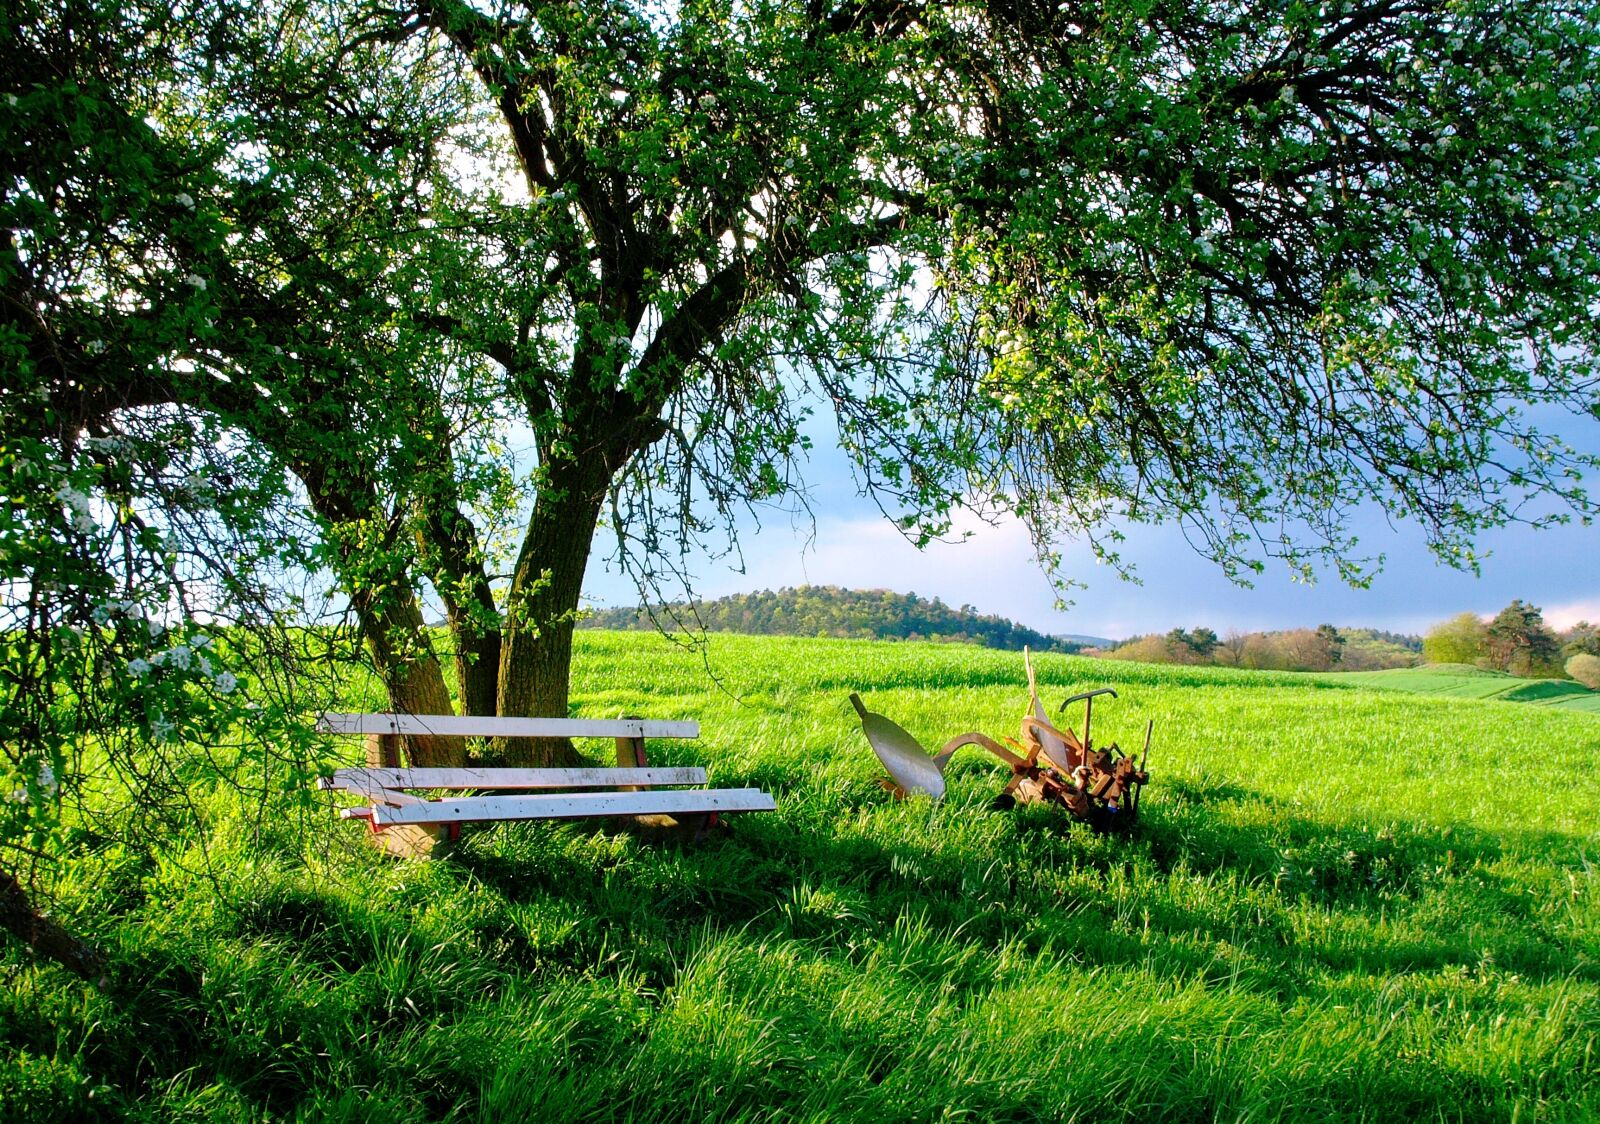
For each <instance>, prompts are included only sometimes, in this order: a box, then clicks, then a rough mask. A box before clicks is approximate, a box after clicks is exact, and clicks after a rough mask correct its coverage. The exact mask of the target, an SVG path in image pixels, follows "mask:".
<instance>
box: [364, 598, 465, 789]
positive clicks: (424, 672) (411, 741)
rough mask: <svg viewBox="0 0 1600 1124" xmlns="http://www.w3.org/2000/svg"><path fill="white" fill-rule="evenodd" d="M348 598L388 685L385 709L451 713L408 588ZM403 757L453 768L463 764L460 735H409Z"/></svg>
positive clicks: (435, 658)
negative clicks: (441, 736) (387, 698)
mask: <svg viewBox="0 0 1600 1124" xmlns="http://www.w3.org/2000/svg"><path fill="white" fill-rule="evenodd" d="M351 600H352V601H353V602H354V604H355V608H356V615H357V617H358V618H359V619H360V621H361V634H362V636H363V637H364V638H365V639H366V642H367V650H368V651H369V652H371V653H372V661H373V663H375V664H376V665H377V667H378V673H379V674H380V675H382V676H383V684H384V686H385V687H386V688H388V691H389V706H390V708H391V709H392V710H394V711H395V712H397V713H399V714H454V713H455V710H454V708H453V707H452V706H451V703H450V692H449V690H448V689H447V688H446V687H445V683H444V669H443V668H442V667H441V666H440V664H439V657H438V656H436V655H435V654H434V652H433V646H432V644H431V643H430V642H429V639H428V633H427V626H426V625H425V624H424V623H423V620H422V609H421V607H420V606H418V604H417V599H416V597H415V596H414V595H413V594H412V592H411V589H410V587H409V586H406V585H402V584H398V583H397V584H395V585H392V586H390V587H389V588H388V589H386V590H384V591H383V592H382V593H380V594H376V595H375V594H373V593H371V592H370V591H367V590H361V591H358V592H357V593H356V594H355V595H354V596H353V597H352V599H351ZM406 758H407V760H408V761H409V762H410V764H411V765H413V766H417V767H422V768H426V767H430V766H438V767H444V768H459V767H460V766H462V765H465V764H466V763H467V746H466V742H465V741H464V740H462V739H461V738H429V737H417V736H414V735H413V736H408V737H407V738H406Z"/></svg>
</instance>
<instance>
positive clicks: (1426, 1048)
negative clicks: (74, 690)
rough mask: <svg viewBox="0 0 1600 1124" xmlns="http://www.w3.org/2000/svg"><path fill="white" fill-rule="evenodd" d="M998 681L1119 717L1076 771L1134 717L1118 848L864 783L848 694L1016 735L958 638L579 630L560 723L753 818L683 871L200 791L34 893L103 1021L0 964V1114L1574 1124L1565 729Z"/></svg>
mask: <svg viewBox="0 0 1600 1124" xmlns="http://www.w3.org/2000/svg"><path fill="white" fill-rule="evenodd" d="M1037 667H1038V670H1039V679H1040V683H1041V686H1042V688H1043V693H1044V695H1045V698H1046V701H1047V702H1049V703H1050V704H1051V705H1052V706H1053V705H1054V703H1055V702H1056V701H1058V700H1059V699H1061V698H1063V697H1065V696H1066V695H1068V694H1072V693H1074V692H1077V691H1081V690H1086V689H1089V688H1091V687H1099V686H1107V685H1109V686H1113V687H1115V688H1116V689H1117V691H1118V692H1119V695H1120V697H1119V698H1117V699H1114V700H1113V699H1098V700H1096V703H1097V705H1096V707H1095V736H1096V741H1097V742H1104V741H1106V740H1109V739H1115V740H1116V741H1118V742H1119V743H1120V744H1121V745H1122V746H1123V747H1124V748H1128V749H1132V748H1134V747H1136V746H1138V745H1140V744H1141V743H1142V741H1143V735H1144V730H1145V724H1146V722H1147V721H1148V720H1154V722H1155V735H1154V742H1153V748H1152V750H1151V754H1150V769H1151V771H1152V774H1153V778H1154V780H1153V783H1152V785H1151V786H1150V788H1149V789H1148V791H1147V792H1146V793H1145V795H1144V800H1143V806H1142V817H1143V818H1142V822H1141V823H1140V825H1139V826H1138V828H1137V830H1136V831H1134V832H1133V833H1132V834H1131V835H1129V836H1127V837H1109V836H1100V835H1095V834H1093V833H1091V832H1090V831H1088V830H1087V829H1086V828H1084V827H1082V826H1080V825H1076V824H1073V823H1071V822H1069V821H1068V820H1067V819H1066V818H1065V817H1064V816H1063V815H1061V814H1058V813H1057V812H1055V811H1053V810H1050V809H1041V808H1031V809H1021V810H1017V811H1010V812H997V811H992V810H990V807H989V805H990V801H991V799H992V797H993V796H994V794H995V793H996V792H997V791H998V790H999V789H1000V787H1001V786H1002V784H1003V783H1004V780H1005V777H1004V774H1003V769H1002V767H1001V766H1000V765H999V764H998V763H997V762H995V761H994V760H993V759H992V758H988V757H987V756H985V755H984V754H982V753H981V752H980V751H977V750H965V751H963V752H962V753H961V754H960V755H958V756H957V757H956V758H955V760H954V763H953V764H952V766H951V772H950V776H951V792H950V795H949V797H948V798H947V799H946V800H945V801H944V802H943V803H942V804H932V803H930V802H928V801H927V800H925V799H914V800H910V801H906V802H901V803H897V802H895V801H893V800H892V799H890V797H889V796H888V795H887V794H886V793H884V792H883V791H882V790H881V789H880V788H879V787H878V786H877V784H876V778H877V776H878V775H879V772H880V770H879V767H878V765H877V762H876V760H875V758H874V757H873V756H872V753H871V751H870V749H869V748H868V746H867V743H866V741H865V739H864V738H863V737H862V735H861V733H860V729H859V726H858V725H857V723H856V720H855V717H854V714H853V712H852V710H851V707H850V704H849V701H848V696H849V694H850V692H851V691H859V692H860V693H861V694H862V696H863V699H864V700H865V701H866V703H867V705H868V706H869V707H871V708H872V709H874V710H877V711H879V712H881V713H883V714H886V715H888V716H889V717H891V718H893V719H895V720H896V721H898V722H899V723H900V724H901V725H903V726H905V727H907V728H908V729H909V730H911V731H912V732H913V733H914V734H916V735H917V736H918V737H919V738H921V739H922V741H923V742H924V744H927V745H929V746H935V745H937V744H938V743H939V742H941V741H943V740H944V739H946V738H948V737H950V736H951V735H954V734H956V733H960V732H963V731H966V730H970V729H979V730H984V731H986V732H989V733H991V734H1001V733H1011V734H1015V732H1016V725H1017V720H1018V718H1019V717H1020V716H1021V713H1022V710H1023V706H1024V703H1025V701H1026V686H1025V683H1026V681H1025V678H1024V675H1023V668H1022V660H1021V657H1020V656H1018V655H1016V654H1012V653H1005V652H996V651H989V650H984V649H978V648H972V647H966V646H956V645H928V644H909V643H907V644H894V643H881V642H869V641H842V640H841V641H833V640H800V639H788V638H771V637H759V638H758V637H739V636H721V635H719V636H714V637H712V638H711V639H710V644H709V648H708V649H707V650H705V651H704V652H700V651H695V650H691V649H687V648H684V647H681V646H676V645H674V644H672V643H670V642H669V641H667V640H665V639H663V638H661V637H659V636H656V635H653V634H644V633H606V632H584V633H580V634H579V636H578V652H577V657H576V661H575V672H574V674H575V683H574V700H575V710H576V711H577V712H578V713H580V714H583V715H587V716H594V717H611V716H615V715H617V714H621V713H631V714H643V715H648V716H650V717H658V718H694V719H697V720H699V722H700V723H701V730H702V733H701V737H700V738H699V740H697V741H693V742H686V743H683V744H671V743H667V742H654V743H652V744H651V750H652V755H653V761H654V762H655V763H661V764H702V765H704V766H706V768H707V769H708V771H709V773H710V775H711V780H712V782H713V783H714V784H719V785H742V784H756V785H760V786H762V787H764V788H767V789H768V790H770V791H772V792H774V793H775V794H776V796H777V803H778V810H777V811H776V812H775V813H770V814H760V815H749V816H745V817H743V818H739V819H736V820H734V821H732V822H731V824H730V826H729V828H728V829H727V830H726V831H725V832H724V833H722V834H720V835H717V836H715V837H713V838H712V839H710V840H708V841H706V842H704V843H702V844H700V845H696V846H684V845H680V844H662V843H657V842H650V841H647V840H645V839H642V838H640V837H638V836H636V835H634V834H631V833H629V832H627V831H622V830H618V829H616V828H615V827H614V826H612V827H608V826H607V825H605V824H599V823H594V822H589V823H567V824H550V823H544V824H520V825H507V826H501V827H497V828H493V829H489V828H479V829H468V831H467V833H466V834H465V837H464V838H463V840H462V842H461V843H460V844H459V846H458V847H457V848H456V850H455V851H454V853H453V854H452V855H451V856H450V857H449V858H447V859H445V860H442V861H435V862H430V863H401V862H395V861H392V860H386V859H383V858H381V857H379V856H378V855H377V854H376V853H375V852H374V851H372V850H371V849H370V848H369V847H367V846H366V845H365V843H364V842H363V840H362V838H361V832H362V831H363V830H364V828H362V827H360V826H358V825H356V824H353V823H350V822H343V821H339V820H337V819H336V818H335V816H334V813H333V810H332V805H331V804H330V803H325V802H324V800H323V797H322V796H321V795H319V794H312V793H297V794H294V795H295V796H297V797H298V798H297V799H296V800H293V801H289V802H286V803H285V805H284V806H283V807H281V808H279V807H272V806H263V805H261V804H260V803H257V802H252V801H249V800H246V799H244V798H242V797H240V796H238V795H237V794H235V793H232V792H224V791H211V790H208V789H205V788H204V787H202V785H201V782H197V785H196V789H195V792H194V799H195V801H196V804H197V808H198V809H199V810H200V812H201V813H202V816H201V822H200V824H199V825H197V826H196V828H195V829H194V831H193V834H192V835H191V836H190V837H188V838H186V839H183V840H180V841H178V842H179V844H180V845H179V846H177V847H175V848H173V849H172V852H171V853H170V854H169V855H168V856H166V857H163V858H160V859H149V858H145V857H142V856H140V855H137V854H135V853H133V852H131V851H126V850H122V849H119V848H117V847H115V846H113V845H111V844H109V843H108V844H107V845H106V846H104V847H103V848H101V849H99V850H98V851H96V852H95V853H93V854H88V855H85V856H84V857H83V858H82V859H80V860H74V863H75V865H73V866H71V867H70V868H69V869H67V870H66V871H64V872H63V874H64V877H63V880H62V885H63V889H62V891H61V897H60V900H59V903H58V914H59V915H60V916H62V917H63V918H64V919H66V920H68V922H69V923H70V924H71V925H72V926H73V927H75V928H76V929H77V930H78V931H80V932H82V933H84V934H86V935H88V936H91V937H92V938H93V939H95V940H96V941H98V942H99V943H100V944H101V945H103V946H104V947H105V948H107V949H108V950H109V951H110V952H111V954H112V958H113V970H112V973H111V979H110V982H109V983H108V984H107V985H106V986H105V987H104V988H101V989H95V988H91V987H89V986H87V985H84V984H82V983H80V982H79V981H77V980H76V979H75V978H74V977H71V976H69V975H67V974H66V973H64V972H62V971H60V970H58V969H55V968H53V967H50V966H42V965H39V964H36V963H34V962H33V961H32V960H31V959H30V958H29V957H28V956H27V955H26V953H25V951H23V950H21V947H20V946H19V945H18V944H16V942H14V941H13V942H8V943H5V944H0V973H3V976H4V979H5V986H4V987H3V988H0V1051H3V1057H0V1119H4V1120H6V1121H13V1120H15V1121H41V1122H42V1121H52V1120H61V1121H75V1120H83V1119H106V1120H112V1119H119V1120H120V1119H134V1120H174V1119H183V1120H241V1121H245V1120H269V1119H270V1120H280V1119H281V1120H308V1121H310V1120H317V1121H321V1120H382V1121H423V1120H479V1119H483V1120H500V1119H506V1120H518V1119H526V1120H569V1119H570V1120H598V1121H613V1120H615V1121H622V1120H638V1121H663V1120H750V1121H756V1120H763V1121H765V1120H806V1121H824V1120H853V1119H871V1120H873V1121H877V1122H887V1121H902V1120H904V1121H924V1120H930V1121H931V1120H974V1121H994V1120H1006V1121H1022V1120H1081V1121H1105V1120H1129V1121H1210V1120H1222V1121H1275V1120H1306V1121H1313V1120H1314V1121H1329V1120H1349V1121H1358V1120H1359V1121H1386V1120H1407V1121H1412V1120H1426V1121H1434V1120H1439V1121H1443V1120H1449V1121H1471V1120H1506V1121H1510V1120H1517V1121H1552V1122H1554V1121H1582V1120H1592V1119H1594V1118H1596V1116H1600V1058H1597V1056H1596V1046H1597V1041H1600V874H1597V870H1596V864H1597V863H1600V785H1597V784H1596V783H1595V780H1594V770H1595V767H1596V764H1597V762H1600V715H1597V714H1594V713H1585V712H1582V711H1581V710H1573V709H1563V708H1558V707H1553V706H1528V705H1525V704H1517V703H1512V702H1501V701H1492V700H1491V701H1483V700H1480V699H1474V698H1464V697H1458V694H1456V693H1452V692H1449V691H1445V690H1439V691H1435V692H1434V693H1431V694H1426V693H1418V691H1417V689H1416V688H1415V687H1412V688H1410V689H1406V690H1394V689H1375V688H1382V687H1385V686H1387V687H1393V686H1394V684H1393V683H1392V682H1389V681H1385V680H1382V679H1381V676H1389V675H1393V674H1394V673H1381V676H1374V677H1372V680H1373V682H1372V684H1371V685H1362V684H1360V680H1359V677H1349V678H1346V679H1337V678H1334V677H1318V676H1303V675H1290V674H1270V673H1252V672H1238V671H1229V670H1226V669H1213V668H1204V669H1202V668H1184V667H1158V666H1152V665H1140V664H1127V663H1118V662H1111V661H1093V660H1088V659H1081V658H1076V657H1067V656H1043V657H1040V658H1039V659H1038V660H1037ZM1458 678H1469V677H1467V676H1464V675H1463V676H1460V677H1458ZM351 704H352V705H355V706H363V705H370V699H369V698H368V697H367V695H366V691H365V688H364V687H360V686H353V687H352V697H351ZM1080 716H1081V707H1080V708H1077V710H1076V711H1075V712H1074V713H1073V720H1074V721H1077V720H1078V718H1079V717H1080ZM591 748H592V750H593V752H594V753H595V755H596V756H603V755H604V754H605V753H606V752H608V750H609V747H608V746H606V745H600V744H595V745H594V746H592V747H591ZM330 749H331V750H337V751H339V752H343V753H345V754H346V755H347V756H346V763H355V758H356V757H358V756H359V753H360V749H359V746H357V745H355V744H348V745H345V746H333V745H332V743H330Z"/></svg>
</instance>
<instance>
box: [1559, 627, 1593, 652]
mask: <svg viewBox="0 0 1600 1124" xmlns="http://www.w3.org/2000/svg"><path fill="white" fill-rule="evenodd" d="M1561 654H1562V655H1563V656H1566V657H1569V658H1570V657H1572V656H1577V655H1590V656H1600V626H1596V625H1592V624H1590V623H1589V622H1588V621H1579V622H1578V623H1577V624H1575V625H1573V626H1572V627H1571V628H1569V629H1567V631H1565V632H1563V633H1562V634H1561Z"/></svg>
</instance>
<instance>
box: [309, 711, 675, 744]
mask: <svg viewBox="0 0 1600 1124" xmlns="http://www.w3.org/2000/svg"><path fill="white" fill-rule="evenodd" d="M317 731H318V733H323V734H434V735H438V736H440V737H468V738H513V737H525V738H536V737H548V738H698V737H699V736H700V723H698V722H694V721H666V720H661V719H654V718H490V717H485V716H477V715H468V716H464V717H463V716H461V715H454V714H336V713H332V712H329V713H327V714H324V715H322V717H320V718H319V719H317Z"/></svg>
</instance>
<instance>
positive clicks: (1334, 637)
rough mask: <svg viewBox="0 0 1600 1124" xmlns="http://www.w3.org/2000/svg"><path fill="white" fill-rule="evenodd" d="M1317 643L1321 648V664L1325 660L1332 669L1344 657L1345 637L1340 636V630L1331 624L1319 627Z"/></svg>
mask: <svg viewBox="0 0 1600 1124" xmlns="http://www.w3.org/2000/svg"><path fill="white" fill-rule="evenodd" d="M1317 643H1318V645H1319V647H1320V650H1319V652H1318V660H1319V662H1320V661H1323V660H1325V661H1326V662H1327V665H1328V667H1330V668H1331V667H1332V666H1333V665H1334V664H1336V663H1338V662H1339V660H1340V659H1341V658H1342V657H1343V655H1344V643H1345V641H1344V637H1343V636H1340V635H1339V630H1338V629H1337V628H1334V627H1333V625H1331V624H1319V625H1318V626H1317Z"/></svg>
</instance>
